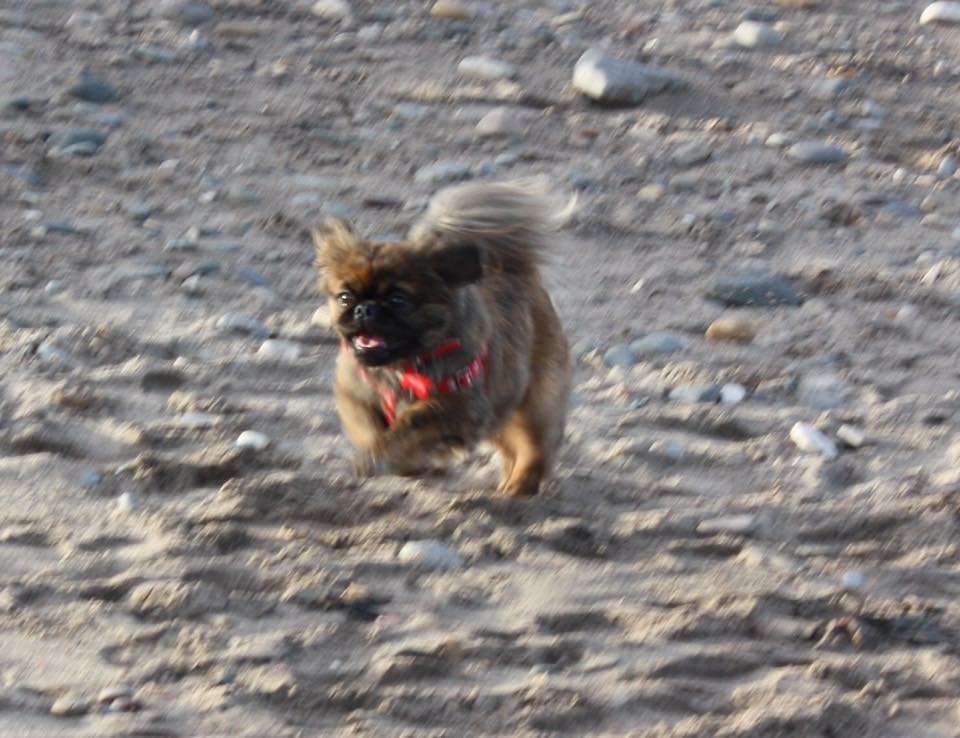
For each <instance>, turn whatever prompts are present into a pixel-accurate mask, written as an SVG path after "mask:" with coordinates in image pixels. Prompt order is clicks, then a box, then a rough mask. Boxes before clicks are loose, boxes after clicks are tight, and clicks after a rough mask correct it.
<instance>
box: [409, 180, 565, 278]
mask: <svg viewBox="0 0 960 738" xmlns="http://www.w3.org/2000/svg"><path fill="white" fill-rule="evenodd" d="M575 208H576V197H573V198H572V199H571V200H570V202H569V203H567V204H566V205H563V204H562V203H561V202H560V200H559V199H558V198H557V197H556V196H553V195H551V194H550V193H549V190H548V188H547V187H546V186H544V185H542V184H540V183H538V182H535V181H532V180H526V181H516V182H498V183H483V182H471V183H468V184H462V185H455V186H453V187H448V188H447V189H445V190H442V191H440V192H438V193H437V194H436V195H434V196H433V199H432V200H431V201H430V204H429V206H428V207H427V211H426V212H425V213H424V215H423V217H422V218H421V219H420V220H419V221H418V222H417V223H416V224H415V225H414V226H413V228H412V230H411V232H410V239H411V241H413V242H414V243H421V244H426V243H428V242H431V241H433V240H435V239H439V240H441V241H444V242H446V243H456V244H468V243H470V244H476V245H478V246H480V247H481V248H482V249H483V251H484V252H485V255H486V259H487V260H488V261H489V262H490V266H492V267H493V268H494V269H495V270H496V271H499V272H503V273H505V274H526V273H529V272H531V271H533V270H535V269H536V267H537V265H538V264H539V262H540V259H541V256H542V254H543V251H544V249H545V248H546V244H547V240H548V237H549V235H550V234H551V233H553V232H555V231H557V230H559V229H560V228H562V227H563V226H564V225H565V224H566V223H567V222H568V221H569V220H570V217H571V215H572V214H573V212H574V209H575Z"/></svg>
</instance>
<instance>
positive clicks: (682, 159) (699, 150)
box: [670, 141, 713, 167]
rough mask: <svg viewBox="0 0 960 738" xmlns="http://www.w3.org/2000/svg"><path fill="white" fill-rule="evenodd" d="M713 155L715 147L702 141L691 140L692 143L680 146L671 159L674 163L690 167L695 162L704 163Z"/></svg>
mask: <svg viewBox="0 0 960 738" xmlns="http://www.w3.org/2000/svg"><path fill="white" fill-rule="evenodd" d="M711 156H713V148H712V147H711V146H710V145H709V144H707V143H703V142H702V141H691V142H690V143H686V144H683V145H682V146H679V147H678V148H677V149H676V151H674V152H673V155H672V156H671V157H670V160H671V161H672V162H673V163H674V164H678V165H680V166H682V167H690V166H693V165H694V164H702V163H703V162H705V161H707V160H708V159H709V158H710V157H711Z"/></svg>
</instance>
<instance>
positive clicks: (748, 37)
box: [733, 20, 783, 49]
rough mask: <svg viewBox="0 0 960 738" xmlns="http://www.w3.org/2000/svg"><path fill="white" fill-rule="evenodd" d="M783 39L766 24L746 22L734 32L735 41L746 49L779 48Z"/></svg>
mask: <svg viewBox="0 0 960 738" xmlns="http://www.w3.org/2000/svg"><path fill="white" fill-rule="evenodd" d="M782 40H783V37H782V36H781V35H780V34H779V33H777V31H775V30H774V29H773V28H771V27H770V26H768V25H767V24H766V23H759V22H757V21H750V20H746V21H743V22H742V23H741V24H740V25H739V26H737V29H736V30H735V31H734V32H733V41H734V43H735V44H736V45H737V46H740V47H742V48H744V49H761V48H770V47H773V46H778V45H779V44H780V42H781V41H782Z"/></svg>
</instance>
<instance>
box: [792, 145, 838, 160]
mask: <svg viewBox="0 0 960 738" xmlns="http://www.w3.org/2000/svg"><path fill="white" fill-rule="evenodd" d="M787 156H789V157H790V158H791V159H794V160H795V161H799V162H803V163H805V164H837V163H840V162H844V161H846V160H847V152H846V151H844V150H843V149H841V148H840V147H839V146H831V145H830V144H826V143H823V142H821V141H800V142H799V143H795V144H793V145H792V146H791V147H790V148H788V149H787Z"/></svg>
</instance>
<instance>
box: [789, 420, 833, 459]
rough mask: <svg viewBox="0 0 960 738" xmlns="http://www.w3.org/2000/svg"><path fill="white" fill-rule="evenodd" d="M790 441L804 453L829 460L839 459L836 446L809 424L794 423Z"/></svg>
mask: <svg viewBox="0 0 960 738" xmlns="http://www.w3.org/2000/svg"><path fill="white" fill-rule="evenodd" d="M790 440H791V441H793V442H794V443H795V444H796V446H797V448H799V449H801V450H802V451H808V452H810V453H817V454H820V455H821V456H823V457H825V458H827V459H835V458H837V455H838V452H837V446H836V444H835V443H834V442H833V441H831V440H830V439H829V438H827V436H825V435H824V434H823V433H821V432H820V431H818V430H817V429H816V428H814V427H813V426H812V425H810V424H809V423H794V425H793V427H792V428H791V429H790Z"/></svg>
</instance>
